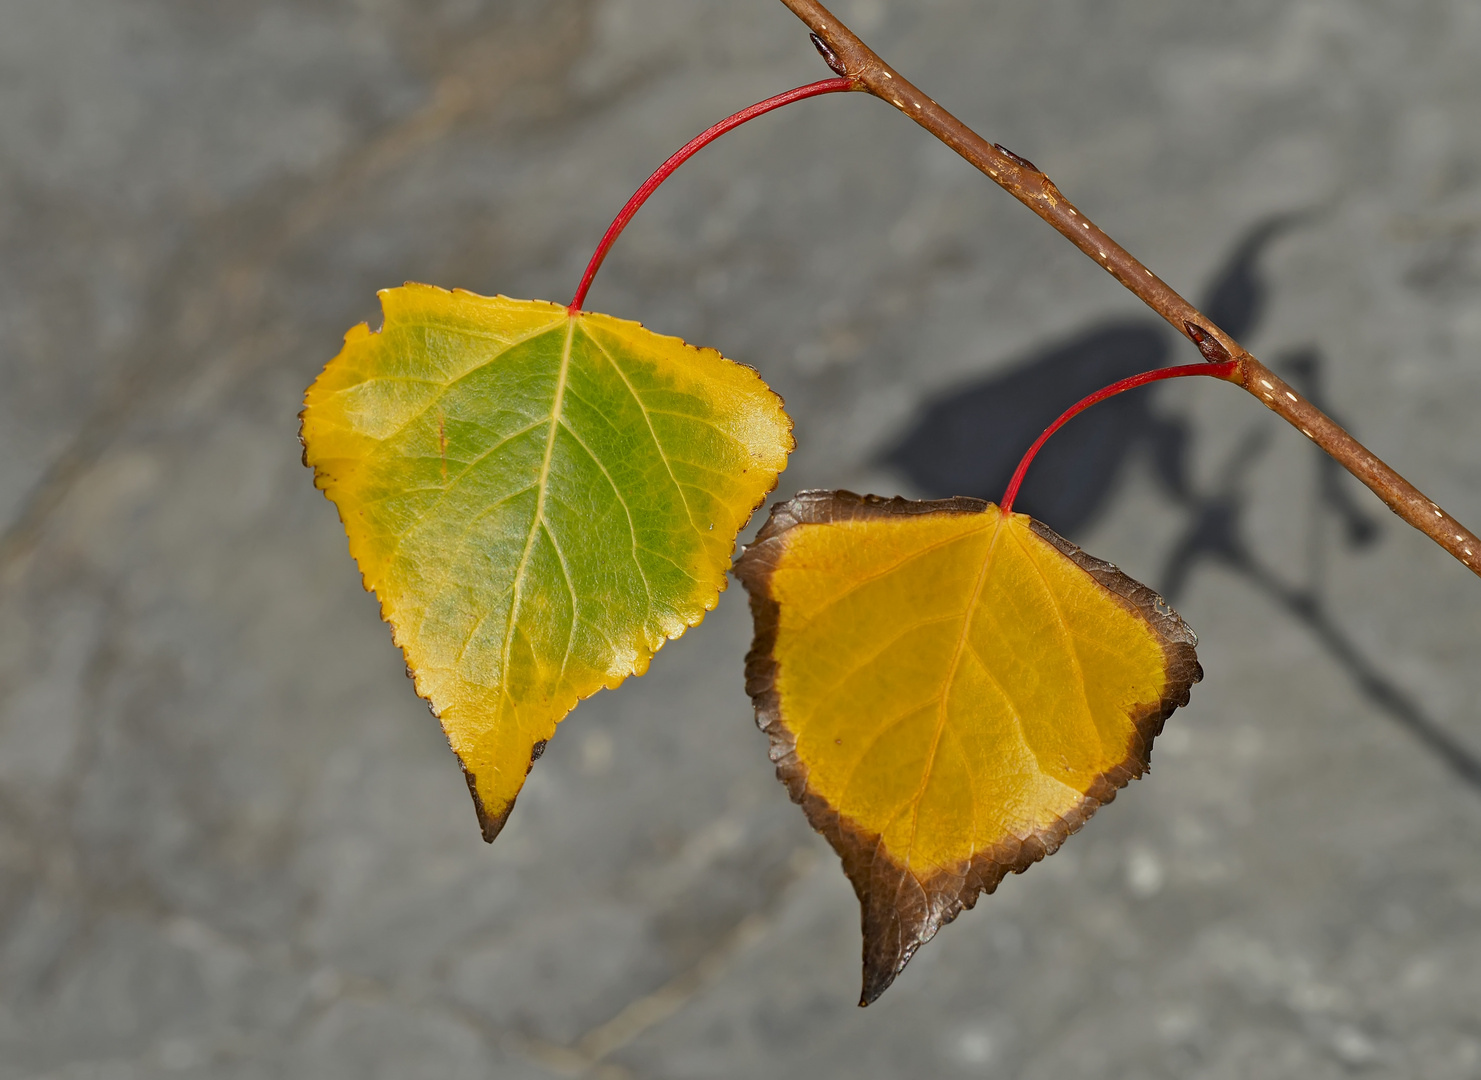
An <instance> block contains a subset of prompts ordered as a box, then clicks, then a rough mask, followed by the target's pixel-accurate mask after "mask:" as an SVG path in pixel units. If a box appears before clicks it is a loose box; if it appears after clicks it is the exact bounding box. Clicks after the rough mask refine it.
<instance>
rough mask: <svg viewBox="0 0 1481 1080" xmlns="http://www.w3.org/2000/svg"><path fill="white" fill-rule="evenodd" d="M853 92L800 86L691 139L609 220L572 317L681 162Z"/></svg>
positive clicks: (839, 82) (844, 83)
mask: <svg viewBox="0 0 1481 1080" xmlns="http://www.w3.org/2000/svg"><path fill="white" fill-rule="evenodd" d="M856 89H859V87H858V85H857V84H856V83H855V82H854V81H853V80H852V79H824V80H823V81H822V82H815V83H809V84H808V85H807V86H799V87H797V89H795V90H788V91H787V92H786V93H785V94H778V95H777V96H776V97H772V98H767V99H766V100H765V101H758V102H757V103H756V104H755V105H752V106H751V107H750V108H749V109H742V110H741V111H740V112H738V113H736V114H735V115H734V116H731V117H727V118H726V119H724V120H721V121H720V122H719V123H718V124H716V125H715V126H714V127H712V128H710V129H708V130H707V131H704V132H702V133H701V134H699V135H696V136H695V137H694V138H693V139H690V140H689V142H687V143H685V144H684V146H683V147H682V148H681V149H680V150H679V151H678V152H677V153H675V154H674V156H673V157H671V158H669V159H668V160H667V161H665V162H664V163H663V164H662V165H660V166H659V167H658V171H657V172H655V173H654V174H653V175H652V176H650V177H648V179H647V180H646V181H645V182H644V183H643V186H642V187H640V188H638V190H637V191H635V192H634V193H633V197H632V198H631V199H628V200H627V205H626V206H624V207H623V208H622V211H621V213H619V214H618V215H617V216H616V217H615V218H613V219H612V224H611V225H609V226H608V227H607V232H606V235H604V236H603V237H602V242H601V243H600V244H598V245H597V249H596V251H595V252H594V253H593V254H592V256H591V262H589V263H587V265H586V274H585V275H584V276H583V277H582V278H581V285H580V287H579V288H578V289H577V290H576V295H575V296H574V297H572V298H571V312H572V313H573V314H574V313H575V312H578V311H580V310H581V305H582V304H584V303H586V293H587V290H589V289H590V288H591V282H592V279H593V278H595V277H596V276H597V271H598V270H599V269H601V265H602V261H603V260H604V259H606V257H607V252H608V251H610V250H611V249H612V245H613V244H614V243H615V242H616V241H617V238H618V237H619V236H621V235H622V230H623V229H625V228H627V223H628V222H629V221H631V220H632V218H633V215H634V214H636V213H637V212H638V207H640V206H642V205H643V204H644V203H645V202H647V201H648V196H650V195H652V194H653V193H654V192H655V191H657V190H658V187H659V185H660V184H662V183H663V182H664V181H665V180H667V179H668V178H669V177H670V176H672V175H673V173H674V170H675V169H677V168H678V167H679V166H680V165H682V164H684V162H686V161H688V160H689V159H690V158H692V157H693V156H694V155H695V154H697V153H699V152H700V151H701V150H703V149H704V148H705V147H706V146H708V145H710V143H712V142H714V141H715V140H716V139H718V138H719V137H720V136H721V135H724V134H725V133H726V132H727V131H732V130H734V129H735V128H738V127H740V126H741V125H742V124H744V123H745V122H746V121H748V120H754V119H756V117H758V116H764V115H765V114H766V113H769V112H771V111H772V110H773V109H780V108H781V107H782V106H783V105H790V104H792V102H794V101H801V100H803V99H804V98H810V97H817V96H818V95H819V94H836V93H838V92H839V91H841V90H856Z"/></svg>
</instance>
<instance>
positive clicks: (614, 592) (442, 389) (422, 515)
mask: <svg viewBox="0 0 1481 1080" xmlns="http://www.w3.org/2000/svg"><path fill="white" fill-rule="evenodd" d="M380 297H381V305H382V310H383V312H384V316H385V326H384V327H383V329H381V330H380V331H378V332H376V333H371V331H370V330H369V329H368V328H367V327H366V326H365V325H364V324H361V325H360V326H357V327H355V328H354V329H352V330H351V331H350V332H349V333H348V334H346V335H345V344H344V349H343V351H342V352H341V353H340V354H339V355H338V356H337V357H335V358H334V360H332V361H331V362H330V363H329V365H328V366H327V367H326V368H325V369H324V372H323V374H322V375H320V376H319V378H318V380H317V381H316V382H315V383H314V384H313V386H311V387H310V388H309V390H308V393H307V395H306V398H305V404H304V410H303V414H302V417H303V429H302V438H303V443H304V462H305V464H307V465H311V466H312V467H313V469H314V479H315V483H316V484H317V485H318V486H319V487H320V488H322V489H323V491H324V493H325V494H326V495H327V496H328V497H329V498H330V499H332V500H333V501H334V503H335V505H336V506H337V507H338V508H339V514H340V519H341V520H342V521H343V522H344V525H345V531H346V532H347V533H348V535H349V541H350V552H351V554H353V555H354V557H355V559H356V561H357V562H358V563H359V566H360V571H361V573H362V575H363V576H364V581H365V586H366V588H368V589H373V590H374V591H375V593H376V595H377V596H378V597H379V599H380V603H381V614H382V616H383V617H384V618H385V620H386V621H387V622H388V623H390V624H391V628H392V634H393V636H394V638H395V641H396V643H397V644H398V645H399V646H400V647H401V649H402V651H403V652H404V654H405V656H406V662H407V669H408V671H409V673H410V674H411V675H412V677H413V678H414V679H415V681H416V688H417V692H418V693H419V694H421V695H422V696H423V697H424V698H426V699H427V701H428V702H429V704H430V705H431V708H432V711H433V712H434V714H436V715H437V716H438V717H439V718H440V719H441V721H442V726H443V730H444V731H445V732H446V733H447V738H448V741H449V743H451V745H452V748H453V750H454V751H455V752H456V753H457V755H458V758H459V760H460V761H461V762H462V765H463V769H464V772H465V774H466V776H467V779H468V787H469V789H470V790H471V791H472V793H473V798H474V803H475V805H476V807H477V810H478V816H479V821H480V824H481V825H482V827H483V833H484V837H485V839H487V840H493V838H494V837H495V836H496V835H497V834H498V832H499V830H500V829H501V828H502V827H503V825H504V822H505V820H506V819H507V818H508V815H509V812H510V810H511V809H512V807H513V805H514V800H515V797H516V796H517V795H518V794H519V791H520V788H521V787H522V786H523V784H524V778H525V775H526V773H527V772H528V771H529V768H530V765H531V764H532V762H533V760H534V759H535V758H537V757H538V756H539V754H540V752H541V751H542V750H543V749H544V745H545V741H546V740H547V739H549V738H550V736H551V735H552V734H553V732H554V731H555V726H556V724H557V723H558V722H559V721H560V720H561V719H562V718H563V717H564V716H565V715H566V714H567V713H569V712H570V710H571V709H572V708H574V707H575V705H576V703H577V701H578V700H580V699H582V698H586V697H590V696H591V695H592V694H594V693H596V692H597V691H598V690H600V689H601V688H602V687H604V686H605V687H615V686H617V685H618V684H619V683H621V682H622V681H623V680H624V679H625V678H626V677H627V676H629V675H641V674H642V673H643V672H644V671H645V670H647V667H648V662H649V659H650V658H651V657H652V655H653V653H654V652H655V651H657V650H658V649H659V648H660V647H661V646H662V645H663V643H664V642H665V640H667V639H670V638H676V637H678V636H679V635H680V634H682V633H683V632H684V630H685V629H686V628H687V627H690V626H695V625H697V624H698V623H699V622H700V620H701V619H703V618H704V613H705V612H706V611H708V610H710V609H711V608H713V607H714V605H715V603H716V600H717V598H718V594H719V592H720V591H721V590H722V589H724V587H725V571H726V569H727V567H728V565H729V562H730V558H731V555H732V553H733V551H734V545H735V537H736V533H737V532H739V530H740V528H741V526H742V525H744V524H745V522H746V520H747V518H749V517H750V515H751V513H752V511H754V510H755V508H756V507H757V506H758V505H760V503H761V501H762V500H763V499H764V498H765V496H766V493H767V492H768V491H770V490H771V489H772V488H773V487H774V486H775V485H776V479H777V474H778V473H779V472H780V471H781V470H782V469H784V468H785V467H786V460H787V454H788V453H789V452H790V450H791V449H792V436H791V421H790V420H789V419H788V418H787V416H786V414H785V413H784V412H783V411H782V403H781V399H780V398H778V397H777V396H776V395H775V394H773V393H772V392H771V390H769V389H768V388H767V386H766V384H765V383H763V382H762V381H761V379H760V377H759V376H758V375H757V374H756V373H755V372H754V371H753V370H751V369H750V368H747V367H743V366H741V365H739V364H736V363H732V362H731V361H729V360H726V359H725V358H723V357H722V356H720V354H719V353H716V352H714V351H713V350H708V349H696V348H694V347H693V346H690V345H686V344H684V343H683V342H682V341H680V340H678V339H677V338H672V337H661V336H659V335H657V334H654V333H652V332H650V331H648V330H645V329H644V328H643V327H642V326H640V325H638V324H637V323H634V322H625V321H623V320H620V319H614V318H612V317H611V316H607V315H598V314H592V313H589V312H572V311H570V310H569V309H567V308H565V307H561V306H560V305H558V304H550V303H545V302H543V301H532V300H510V299H508V298H506V297H502V296H501V297H495V298H489V297H483V296H477V295H475V294H473V293H468V292H462V291H458V292H447V291H445V290H442V289H437V288H433V287H431V286H427V285H415V284H408V285H406V286H405V287H404V288H399V289H390V290H387V291H385V292H382V293H381V294H380Z"/></svg>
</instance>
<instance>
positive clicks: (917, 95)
mask: <svg viewBox="0 0 1481 1080" xmlns="http://www.w3.org/2000/svg"><path fill="white" fill-rule="evenodd" d="M782 3H784V4H786V5H787V7H788V8H790V9H791V10H792V13H793V14H795V15H796V16H797V17H798V18H799V19H801V20H802V21H803V22H804V23H806V24H807V27H808V29H810V30H811V31H812V32H813V34H814V35H816V38H817V39H820V40H821V42H822V45H821V46H820V48H819V51H820V52H822V53H823V55H824V58H825V59H826V60H827V61H828V63H829V66H831V67H832V68H833V69H834V71H836V72H837V73H838V74H840V75H847V76H848V77H849V78H851V79H853V80H854V81H855V82H856V83H857V84H858V85H859V86H860V87H861V88H863V89H865V90H868V91H869V92H870V93H871V94H873V95H874V96H875V97H877V98H880V99H881V100H883V101H886V102H888V103H889V104H891V105H893V106H894V107H895V108H897V109H899V110H900V111H901V112H902V113H904V114H905V115H906V116H908V117H910V118H911V119H912V120H914V121H915V122H916V123H917V124H919V125H920V126H921V127H923V128H925V129H926V130H927V131H929V132H930V133H931V134H932V135H934V136H936V138H938V139H940V140H941V141H942V142H944V143H945V144H946V145H947V146H949V147H951V148H952V149H953V150H955V151H956V152H957V153H958V154H960V155H961V156H962V157H964V158H965V159H966V160H967V161H968V162H970V163H971V164H972V165H973V166H975V167H976V168H978V169H980V170H981V171H982V172H984V173H986V174H987V176H988V178H989V179H991V180H993V181H995V182H996V183H997V184H998V185H999V186H1000V187H1002V188H1003V189H1004V190H1005V191H1007V192H1008V193H1009V194H1010V195H1012V196H1013V197H1014V198H1015V199H1017V200H1018V201H1019V202H1021V203H1023V204H1024V205H1025V206H1027V207H1028V208H1029V209H1030V210H1032V211H1033V212H1034V213H1036V214H1038V215H1039V217H1041V218H1043V219H1044V220H1045V221H1047V222H1048V223H1049V224H1050V225H1052V226H1054V228H1055V229H1056V230H1058V232H1059V233H1060V235H1062V236H1064V237H1065V238H1066V239H1067V240H1069V242H1070V243H1072V244H1074V245H1075V246H1076V247H1077V248H1079V249H1080V250H1081V251H1083V252H1084V253H1085V254H1086V255H1087V256H1089V257H1090V258H1091V259H1093V260H1094V261H1095V262H1097V263H1099V264H1100V265H1101V266H1103V267H1104V268H1105V269H1106V272H1107V273H1109V274H1110V275H1111V276H1112V277H1114V278H1115V279H1116V280H1117V281H1119V282H1120V283H1121V284H1122V285H1124V286H1125V287H1126V288H1128V289H1130V290H1131V291H1132V292H1133V293H1135V294H1136V295H1137V296H1138V297H1139V298H1140V299H1141V301H1142V302H1143V303H1144V304H1146V305H1147V306H1148V307H1150V308H1151V309H1152V310H1153V311H1155V312H1157V314H1159V315H1161V316H1162V317H1163V318H1164V319H1166V320H1167V321H1168V322H1169V323H1171V324H1172V326H1173V328H1174V329H1175V330H1177V331H1178V333H1180V334H1183V335H1184V336H1186V337H1188V338H1189V339H1190V340H1192V341H1194V343H1195V344H1199V345H1200V350H1201V351H1202V352H1203V354H1204V356H1205V357H1208V358H1210V359H1216V358H1217V359H1224V358H1226V357H1227V358H1231V359H1233V360H1235V361H1237V362H1238V367H1237V368H1236V369H1235V372H1234V374H1233V375H1231V376H1230V380H1229V381H1231V382H1234V383H1236V384H1238V385H1239V386H1242V387H1244V389H1246V390H1248V391H1249V392H1250V393H1251V394H1254V395H1255V397H1256V398H1258V399H1259V400H1260V401H1262V402H1264V404H1265V405H1266V407H1267V408H1269V409H1270V410H1271V411H1272V412H1274V413H1275V414H1276V415H1278V416H1280V417H1281V418H1283V419H1284V420H1285V421H1286V422H1287V423H1289V424H1290V425H1291V426H1292V427H1294V428H1296V429H1297V430H1298V431H1300V432H1301V434H1303V435H1305V436H1306V437H1307V438H1308V439H1311V440H1312V441H1313V442H1314V443H1316V444H1317V445H1318V446H1320V447H1321V448H1322V449H1323V450H1325V451H1326V452H1327V453H1328V454H1330V455H1331V456H1332V457H1333V458H1334V459H1335V460H1336V461H1338V462H1339V463H1341V465H1342V466H1343V467H1344V468H1346V469H1347V470H1348V472H1350V473H1352V474H1353V475H1354V476H1356V477H1357V478H1358V479H1359V480H1361V481H1362V482H1363V483H1364V484H1366V485H1367V486H1368V487H1369V488H1370V489H1372V491H1373V493H1374V494H1376V495H1377V496H1378V497H1379V498H1380V499H1382V500H1383V501H1384V502H1385V503H1387V504H1388V507H1389V509H1390V510H1392V511H1393V512H1394V513H1395V514H1398V515H1399V517H1401V518H1403V519H1404V520H1405V521H1407V522H1408V523H1409V524H1410V525H1413V526H1414V527H1415V528H1416V529H1418V530H1419V531H1420V532H1422V533H1424V534H1425V535H1426V536H1428V537H1429V538H1430V539H1431V540H1433V541H1435V543H1437V544H1439V545H1440V546H1441V547H1442V548H1444V549H1445V550H1446V551H1448V552H1450V554H1452V555H1454V556H1455V557H1456V558H1457V559H1459V560H1460V561H1461V562H1462V563H1464V564H1465V565H1466V566H1467V567H1469V568H1470V569H1471V571H1472V572H1473V573H1475V574H1477V575H1478V576H1481V539H1478V538H1477V537H1476V536H1475V534H1473V533H1472V532H1471V531H1470V530H1469V529H1467V528H1465V527H1464V526H1463V525H1461V524H1460V523H1459V522H1458V521H1456V520H1455V519H1454V518H1452V517H1451V516H1450V515H1449V514H1447V513H1445V511H1443V510H1441V509H1440V507H1439V506H1438V505H1436V504H1435V503H1434V502H1433V501H1432V500H1430V499H1428V498H1426V497H1425V496H1424V494H1423V493H1421V492H1420V491H1419V489H1418V488H1416V487H1415V486H1414V485H1413V484H1411V483H1409V481H1407V480H1405V479H1404V478H1403V477H1402V476H1400V475H1399V474H1398V473H1396V472H1395V471H1394V470H1393V469H1391V468H1390V467H1389V466H1388V465H1386V464H1384V463H1383V462H1382V461H1381V460H1379V459H1378V457H1377V456H1376V455H1374V454H1373V453H1372V452H1371V451H1370V450H1368V449H1367V447H1365V446H1363V445H1362V444H1361V443H1360V442H1358V441H1357V440H1356V439H1354V438H1353V437H1352V436H1351V435H1349V434H1348V433H1347V432H1346V431H1344V430H1343V428H1342V426H1341V425H1340V424H1338V423H1336V422H1335V421H1333V420H1332V419H1331V418H1330V417H1328V416H1327V415H1325V414H1324V413H1323V412H1322V411H1321V410H1320V409H1318V408H1317V407H1316V406H1315V405H1313V404H1312V403H1311V402H1309V401H1307V400H1305V399H1304V398H1302V397H1301V396H1300V395H1299V394H1297V393H1296V391H1295V390H1294V389H1293V388H1292V387H1290V386H1289V385H1287V384H1286V383H1285V382H1284V381H1283V380H1282V379H1280V378H1279V377H1278V376H1276V375H1275V374H1274V373H1273V372H1272V371H1271V370H1270V369H1269V368H1267V367H1266V366H1265V365H1264V364H1262V363H1260V361H1259V360H1257V359H1255V357H1254V356H1252V355H1250V353H1248V352H1246V351H1245V350H1244V349H1243V348H1241V347H1240V345H1239V343H1238V342H1237V341H1235V340H1234V339H1233V338H1232V337H1230V336H1229V335H1228V334H1226V333H1225V332H1224V331H1223V330H1221V329H1220V328H1219V327H1218V326H1216V325H1215V324H1214V323H1213V321H1212V320H1210V319H1209V317H1208V316H1207V315H1205V314H1203V313H1202V312H1201V311H1199V310H1198V309H1197V308H1196V307H1194V306H1193V305H1192V304H1190V303H1188V301H1187V300H1185V299H1183V297H1181V296H1179V295H1178V293H1177V292H1176V291H1175V290H1174V289H1173V288H1172V287H1171V286H1169V285H1168V284H1167V283H1166V282H1164V281H1162V280H1161V279H1160V278H1158V277H1157V276H1156V275H1155V274H1153V273H1152V271H1150V270H1148V269H1147V268H1146V267H1145V266H1143V265H1142V264H1141V263H1140V262H1138V261H1137V260H1136V259H1135V258H1133V257H1132V255H1131V253H1130V252H1128V251H1127V250H1126V249H1125V248H1123V247H1122V246H1121V245H1120V244H1118V243H1116V241H1114V240H1112V239H1111V238H1110V237H1109V236H1107V235H1106V234H1105V233H1104V232H1103V231H1101V229H1100V228H1098V227H1097V226H1096V224H1095V223H1094V222H1093V221H1091V220H1090V219H1089V218H1087V217H1086V216H1085V215H1084V214H1082V213H1080V211H1079V210H1077V209H1076V208H1075V207H1074V206H1073V205H1072V204H1071V203H1070V201H1069V200H1068V199H1066V198H1065V197H1064V195H1062V194H1061V193H1060V190H1059V188H1057V187H1055V186H1054V182H1053V181H1052V180H1050V179H1049V177H1047V176H1045V175H1044V174H1043V173H1042V172H1040V171H1039V169H1038V168H1036V167H1035V166H1034V164H1033V163H1032V162H1030V161H1025V160H1024V159H1023V158H1021V157H1019V156H1018V155H1017V154H1014V153H1012V152H1011V151H1009V150H1005V149H1004V148H1003V147H1001V146H997V145H995V144H993V143H990V142H988V141H987V140H986V139H984V138H983V137H982V136H981V135H978V134H977V133H976V132H975V131H973V130H972V129H971V128H969V127H967V125H966V124H963V123H962V122H961V121H960V120H958V119H957V118H956V117H955V116H952V115H951V113H949V112H947V111H946V110H945V109H943V108H942V107H941V106H940V105H938V104H936V102H934V101H932V100H931V99H930V98H929V97H927V96H926V95H925V94H923V93H921V92H920V91H919V90H918V89H916V88H915V87H914V86H913V85H911V83H910V82H909V81H908V80H907V79H905V78H903V77H902V76H901V75H900V73H899V72H897V71H895V70H894V69H893V68H892V67H890V66H889V65H888V64H886V63H885V62H884V61H883V60H881V59H880V58H879V56H877V55H876V54H875V53H874V51H873V50H872V49H870V48H869V46H867V45H865V44H864V43H863V42H862V41H860V40H859V39H858V37H856V36H855V35H854V33H853V32H852V31H851V30H849V28H848V27H846V26H844V25H843V23H841V22H839V20H838V19H837V18H836V17H835V16H834V15H833V14H832V13H831V12H830V11H828V9H827V8H825V7H824V6H823V5H822V4H820V3H818V2H817V0H782ZM1205 333H1206V334H1207V335H1208V338H1207V339H1206V338H1205V337H1204V335H1205ZM1210 339H1211V340H1210Z"/></svg>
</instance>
